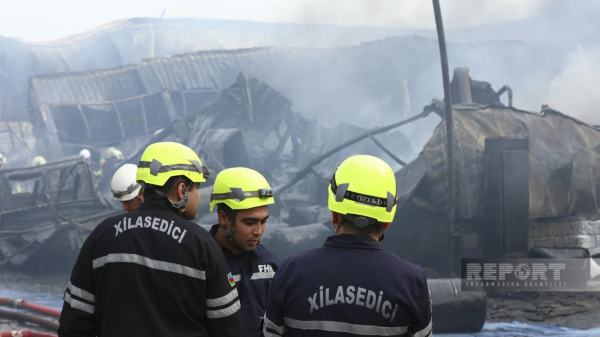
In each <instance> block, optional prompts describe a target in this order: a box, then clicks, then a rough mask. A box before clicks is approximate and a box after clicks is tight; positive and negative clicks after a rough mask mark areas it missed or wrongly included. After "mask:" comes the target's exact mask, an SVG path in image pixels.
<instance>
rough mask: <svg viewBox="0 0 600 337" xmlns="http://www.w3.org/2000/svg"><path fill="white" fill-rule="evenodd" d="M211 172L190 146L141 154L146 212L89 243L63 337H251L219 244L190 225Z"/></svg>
mask: <svg viewBox="0 0 600 337" xmlns="http://www.w3.org/2000/svg"><path fill="white" fill-rule="evenodd" d="M207 173H208V171H207V170H206V167H204V166H203V165H202V161H201V160H200V158H199V157H198V155H197V154H196V153H195V152H194V151H193V150H192V149H190V148H188V147H187V146H185V145H182V144H178V143H173V142H160V143H154V144H151V145H149V146H148V147H147V148H146V149H145V150H144V152H143V154H142V156H141V159H140V162H139V164H138V169H137V180H138V182H141V183H143V184H144V199H145V202H144V204H143V205H142V206H141V207H140V208H139V209H138V210H137V211H135V212H131V213H125V214H121V215H118V216H114V217H111V218H108V219H106V220H104V221H103V222H102V223H100V225H98V226H97V227H96V228H95V229H94V230H93V231H92V233H91V234H90V235H89V237H88V238H87V240H86V241H85V243H84V244H83V247H82V248H81V252H80V254H79V257H78V258H77V262H76V264H75V266H74V268H73V272H72V274H71V278H70V281H69V284H68V287H67V290H66V292H65V295H64V300H65V302H64V305H63V310H62V314H61V317H60V327H59V329H58V335H59V336H62V337H67V336H69V337H75V336H77V337H82V336H99V337H103V336H110V337H119V336H133V337H135V336H139V337H153V336H157V337H158V336H161V337H166V336H177V337H192V336H193V337H198V336H223V337H229V336H231V337H233V336H236V337H237V336H241V335H242V334H243V326H242V320H241V313H240V310H239V309H240V307H241V304H240V301H239V299H238V293H237V288H236V286H235V282H233V281H230V278H231V273H230V272H229V266H228V265H227V261H225V258H224V257H223V253H222V252H221V250H220V248H219V246H218V245H217V244H216V243H215V241H214V240H213V239H212V237H211V236H210V235H209V234H208V233H207V232H206V231H205V230H203V229H202V228H201V227H199V226H198V225H197V224H195V223H193V222H191V221H190V220H191V219H194V218H195V216H196V211H197V209H198V205H199V204H200V193H199V185H200V183H202V182H205V181H206V176H207Z"/></svg>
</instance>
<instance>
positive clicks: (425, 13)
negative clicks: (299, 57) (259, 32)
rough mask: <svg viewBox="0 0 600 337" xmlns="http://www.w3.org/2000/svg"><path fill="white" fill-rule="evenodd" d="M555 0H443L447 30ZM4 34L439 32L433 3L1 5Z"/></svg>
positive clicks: (111, 0)
mask: <svg viewBox="0 0 600 337" xmlns="http://www.w3.org/2000/svg"><path fill="white" fill-rule="evenodd" d="M553 2H554V1H544V0H485V1H482V0H441V3H442V9H443V11H444V20H445V24H446V25H447V27H450V28H451V27H463V26H470V25H477V24H481V23H483V22H499V21H505V20H509V19H510V20H515V19H522V18H527V17H530V16H532V15H535V14H536V13H539V12H540V10H541V9H542V7H544V6H548V4H549V3H553ZM0 4H2V6H1V8H2V10H0V35H1V36H7V37H14V38H19V39H22V40H25V41H40V42H42V41H49V40H53V39H57V38H62V37H65V36H69V35H72V34H77V33H80V32H82V31H86V30H89V29H92V28H94V27H97V26H99V25H102V24H105V23H107V22H110V21H114V20H117V19H123V18H131V17H159V16H160V15H161V13H162V12H163V10H165V14H164V17H167V18H182V17H194V18H214V19H243V20H252V21H266V22H296V23H331V24H345V25H394V26H401V27H410V28H433V27H434V20H433V13H432V12H433V9H432V4H431V1H429V0H220V1H216V0H102V1H89V0H16V1H15V0H0Z"/></svg>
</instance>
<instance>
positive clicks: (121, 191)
mask: <svg viewBox="0 0 600 337" xmlns="http://www.w3.org/2000/svg"><path fill="white" fill-rule="evenodd" d="M136 173H137V166H136V165H134V164H125V165H123V166H121V167H119V169H118V170H117V171H115V174H114V175H113V177H112V179H111V180H110V190H111V192H112V194H113V197H115V199H117V200H119V201H128V200H131V199H133V198H135V197H137V195H138V194H139V193H140V189H141V188H142V185H141V184H139V183H138V182H137V181H136V180H135V175H136Z"/></svg>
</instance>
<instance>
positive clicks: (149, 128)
mask: <svg viewBox="0 0 600 337" xmlns="http://www.w3.org/2000/svg"><path fill="white" fill-rule="evenodd" d="M412 41H413V42H414V39H413V40H412ZM406 42H407V41H406V40H402V41H399V40H386V41H383V42H381V43H380V44H376V43H367V44H364V45H362V46H360V47H355V48H350V49H347V50H345V52H347V53H345V55H346V56H345V57H346V58H347V59H350V60H351V61H352V62H346V65H351V66H356V67H357V68H359V67H358V65H362V66H364V73H361V74H359V75H358V77H364V78H367V80H365V82H364V83H362V88H366V91H367V92H368V91H369V90H371V91H373V92H376V91H381V92H385V93H386V95H384V96H385V97H386V99H384V100H376V101H375V102H374V103H370V104H371V105H372V106H371V107H370V108H369V109H365V108H364V104H363V105H362V106H361V113H367V114H370V115H369V116H372V118H373V119H376V123H374V124H373V125H376V126H375V127H369V126H357V125H353V124H350V123H346V122H345V121H346V118H344V116H345V115H344V114H341V115H340V114H336V116H337V121H336V122H335V123H331V116H329V117H328V118H326V119H327V120H328V122H329V123H324V122H323V120H321V118H318V116H320V115H318V114H317V115H316V116H312V117H311V116H310V114H305V113H304V111H302V109H301V108H307V109H308V108H310V106H311V105H310V104H309V103H306V102H297V101H295V100H294V99H293V98H300V97H307V96H306V95H303V94H302V93H298V92H297V91H295V90H296V89H295V86H294V84H295V81H296V80H298V81H300V82H303V86H301V87H302V88H303V89H306V88H309V87H310V86H309V85H307V84H311V83H313V84H314V92H315V94H314V95H316V96H317V98H313V100H312V101H311V102H315V101H319V98H320V97H325V96H326V95H328V91H330V90H332V89H330V88H327V83H323V82H320V80H321V78H319V77H318V75H317V74H318V73H320V72H326V71H327V70H328V69H325V68H323V67H322V66H321V65H320V64H328V63H329V64H331V63H332V60H334V59H336V57H337V56H339V54H336V52H335V51H333V50H316V51H314V50H306V49H285V48H253V49H243V50H228V51H209V52H198V53H193V54H181V55H176V56H173V57H169V58H151V59H145V60H143V61H141V62H139V63H136V64H133V65H128V66H121V67H117V68H109V69H101V70H91V71H82V72H75V73H73V72H67V73H57V74H50V75H41V76H34V77H32V78H31V79H30V81H29V88H28V95H29V107H28V110H29V118H28V119H26V120H18V121H12V120H11V121H8V120H7V121H3V122H2V123H1V124H0V125H2V126H3V127H4V129H0V137H3V140H2V144H3V146H5V147H7V148H9V149H12V151H11V153H12V154H13V156H15V157H17V158H18V157H19V156H22V157H23V158H26V156H27V155H28V154H27V153H21V154H19V153H20V152H19V150H18V149H19V148H20V147H24V148H30V149H31V148H35V149H36V152H38V153H44V154H46V155H47V157H48V159H49V163H47V164H45V165H41V166H37V167H30V166H28V165H18V164H14V165H12V166H4V167H2V168H0V267H4V268H18V269H24V270H40V269H42V270H61V269H62V270H64V269H68V268H70V266H71V265H72V262H73V259H74V257H75V256H76V254H77V251H78V250H79V248H80V246H81V243H82V242H83V240H84V239H85V237H86V236H87V235H88V234H89V232H90V231H91V230H92V229H93V227H94V226H95V225H96V224H97V223H99V221H100V219H101V218H104V217H106V216H107V215H110V214H115V213H118V212H119V210H118V207H116V206H115V205H114V204H112V205H111V202H112V201H111V196H110V193H109V189H108V184H106V181H107V177H111V176H112V173H113V172H114V170H115V169H116V168H117V167H118V165H117V164H119V163H120V162H119V163H113V165H104V166H103V171H102V173H101V174H102V176H103V177H104V179H103V178H100V179H98V178H97V177H94V172H97V171H98V170H99V161H100V156H101V153H102V152H103V151H104V150H105V149H106V148H108V147H111V146H115V147H118V148H119V149H120V150H121V151H122V152H123V153H124V154H125V158H124V160H123V161H122V163H125V162H131V163H136V162H137V158H138V157H139V155H140V152H141V151H142V150H143V148H144V147H145V146H146V145H147V144H149V143H151V142H156V141H163V140H173V141H178V142H182V143H185V144H187V145H189V146H190V147H192V148H194V149H195V150H196V151H197V152H199V154H200V155H201V157H202V158H203V160H205V161H206V163H207V165H208V166H209V168H210V169H211V171H212V173H213V175H212V177H211V179H214V176H215V174H214V173H216V172H218V171H220V170H222V169H223V168H226V167H234V166H249V167H252V168H254V169H257V170H259V171H260V172H261V173H263V174H264V175H265V176H266V177H267V179H268V180H269V181H270V182H271V184H272V186H273V187H274V192H275V198H276V205H274V206H273V207H272V208H271V209H270V211H271V214H272V216H271V219H270V220H269V228H268V232H267V233H266V235H265V237H264V243H265V244H266V245H268V246H269V247H270V248H271V249H272V250H274V251H275V252H276V253H278V254H279V255H280V256H281V257H285V256H287V255H289V254H292V253H295V252H299V251H301V250H304V249H308V248H313V247H318V246H320V245H321V244H322V242H323V241H324V238H325V237H326V236H328V235H330V234H331V224H330V215H329V212H328V211H327V208H326V203H327V201H326V199H327V186H328V185H327V184H328V181H329V179H330V176H331V173H332V169H333V168H334V167H335V166H336V165H337V164H338V163H339V162H340V161H341V160H342V159H344V158H345V157H347V156H348V155H350V154H356V153H366V154H373V155H377V156H380V157H382V158H384V159H385V160H386V161H388V162H389V163H390V164H391V165H392V166H393V167H394V168H395V169H396V176H397V181H398V191H399V206H398V212H397V216H396V220H395V223H394V224H393V225H392V226H391V228H390V230H388V231H387V232H386V237H385V240H384V241H383V244H384V246H385V247H386V249H388V250H390V251H392V252H394V253H397V254H398V255H400V256H402V257H403V258H406V259H408V260H409V261H412V262H414V263H418V264H420V265H422V266H424V267H425V269H426V271H427V274H428V275H429V276H430V277H431V278H438V279H437V280H432V281H431V282H430V288H431V290H432V293H433V294H432V295H433V298H437V300H436V303H434V306H436V308H435V310H436V312H437V313H438V315H439V316H438V317H446V319H440V320H439V322H440V323H439V325H438V328H437V329H440V330H439V331H458V330H460V329H463V330H462V331H464V329H465V327H468V329H467V330H469V331H478V330H479V329H480V328H481V325H482V324H483V321H484V320H485V295H484V294H482V293H472V294H467V293H456V289H457V287H458V285H457V284H456V282H457V281H456V280H449V279H442V278H448V277H456V276H457V275H458V274H459V270H460V269H459V263H460V259H461V258H462V257H482V256H494V257H499V256H504V257H526V256H537V257H540V256H544V257H548V256H584V257H585V256H587V257H589V256H594V255H596V254H598V253H600V249H599V247H600V220H599V218H600V217H599V216H598V214H600V200H599V199H598V196H597V194H598V193H597V191H598V190H600V180H598V179H597V178H596V177H598V176H600V172H598V170H599V168H600V152H599V151H600V150H599V149H600V133H599V131H598V130H597V129H596V128H594V127H593V126H590V125H588V124H586V123H583V122H581V121H578V120H576V119H574V118H572V117H569V116H568V115H565V114H563V113H561V112H559V111H555V110H553V109H551V108H549V107H543V109H542V110H541V112H539V113H534V112H528V111H522V110H519V109H516V108H514V107H513V106H512V95H513V93H512V90H511V88H510V87H507V86H504V87H502V88H501V89H500V90H494V89H493V88H492V85H491V84H490V83H487V82H483V81H476V80H473V79H471V78H470V76H469V74H468V69H458V70H457V71H456V72H455V76H454V79H453V83H452V109H453V114H454V137H453V142H454V154H455V155H454V159H453V160H454V161H455V165H454V168H455V172H454V174H455V177H456V186H455V188H454V191H455V193H456V195H455V200H456V203H455V205H454V207H455V218H454V219H453V221H449V219H448V217H447V213H448V212H447V209H448V207H449V205H448V198H447V196H448V192H447V191H448V181H447V180H448V179H447V177H448V172H447V169H446V168H447V165H446V164H447V161H448V158H447V154H446V148H445V146H446V145H445V144H446V143H445V139H446V133H445V129H446V128H445V120H444V118H443V116H444V104H443V103H442V102H441V101H438V100H433V101H432V102H431V104H429V105H426V106H425V107H423V108H422V109H419V110H421V112H420V113H411V111H413V110H414V108H412V107H411V106H412V105H414V104H415V103H414V101H417V102H419V101H420V100H419V99H416V100H415V99H413V98H414V97H415V95H417V96H419V95H421V96H422V92H420V91H419V90H421V91H423V90H424V89H423V88H424V87H421V88H420V89H417V90H413V91H412V92H411V91H409V90H408V84H407V82H406V81H404V82H403V81H399V84H398V81H396V80H397V78H404V77H403V76H402V74H403V71H406V68H408V67H412V66H418V64H401V65H398V67H395V68H394V67H392V68H393V71H391V72H390V71H389V70H387V71H386V69H384V68H385V67H383V66H381V62H375V61H372V60H371V61H365V60H370V59H371V58H370V57H367V56H368V55H367V54H368V52H369V50H370V52H373V51H374V52H375V53H376V54H378V55H379V56H380V57H381V58H384V59H392V55H393V54H392V53H390V49H386V48H391V46H395V47H397V46H398V44H399V43H400V44H402V43H406ZM409 44H410V43H409ZM365 50H367V51H365ZM348 51H350V52H348ZM394 57H395V55H394ZM381 58H380V59H379V61H381ZM292 60H293V61H295V62H292ZM298 60H300V61H298ZM323 60H327V62H316V61H323ZM292 63H293V64H294V65H296V66H295V67H293V68H289V65H290V64H292ZM286 65H287V66H288V67H287V68H286ZM273 68H274V69H276V70H277V71H272V69H273ZM288 68H289V69H288ZM286 69H288V70H287V71H289V73H286V72H285V71H286ZM309 70H310V71H309ZM338 70H339V69H338ZM396 72H397V73H396ZM303 73H306V75H305V76H304V77H302V76H301V75H302V74H303ZM384 73H387V74H388V76H387V77H382V76H380V75H382V74H384ZM390 73H391V74H390ZM290 74H293V76H291V75H290ZM363 75H364V76H363ZM311 76H316V77H317V78H316V79H313V78H311ZM350 80H352V79H350ZM318 85H320V86H318ZM392 86H394V87H392ZM275 88H277V89H275ZM354 88H358V87H354ZM353 90H354V89H350V90H347V91H346V94H348V95H347V98H348V100H347V101H345V103H344V104H345V105H344V106H343V109H342V108H340V107H339V106H338V107H332V108H331V111H337V112H339V111H340V109H342V110H346V111H345V112H344V113H345V114H352V113H353V110H352V106H353V105H356V106H357V104H358V103H357V102H358V101H359V100H364V99H365V96H364V95H362V96H361V97H355V96H356V95H354V94H356V92H355V91H353ZM415 92H416V94H415ZM430 96H431V95H430ZM430 96H429V97H430ZM504 96H506V98H504ZM290 97H293V98H290ZM501 98H502V99H501ZM503 102H504V103H503ZM315 104H316V103H315ZM299 107H300V108H299ZM322 107H323V106H317V110H319V109H322ZM313 108H314V107H313ZM365 111H366V112H365ZM389 111H395V113H394V115H393V116H397V118H389V116H388V117H386V118H382V117H381V116H380V114H384V113H385V112H389ZM329 112H330V111H328V110H323V111H322V112H321V114H322V115H323V116H325V115H327V114H328V113H329ZM436 115H437V116H438V117H434V118H433V120H434V122H435V123H438V125H437V127H434V126H431V128H430V129H431V130H433V131H432V133H431V135H430V136H429V134H428V132H429V129H427V128H426V127H424V126H423V125H427V124H423V121H424V120H428V121H429V122H430V123H431V121H432V116H436ZM340 116H341V117H340ZM419 123H421V124H419ZM407 128H408V129H410V128H422V129H424V130H427V131H422V132H421V133H422V134H423V137H425V138H426V137H428V136H429V140H428V141H427V142H426V143H425V145H424V146H423V147H422V148H421V149H418V151H416V152H417V153H418V155H416V158H415V155H414V153H415V149H414V148H413V147H414V144H411V141H412V138H409V136H407V134H408V133H407V132H405V131H406V129H407ZM416 131H417V132H415V130H414V129H413V130H412V134H413V135H414V134H418V133H419V132H420V131H418V130H416ZM31 135H35V137H31ZM83 148H87V149H89V150H90V151H91V153H92V157H91V161H89V162H88V161H86V160H83V159H81V158H80V157H78V156H77V155H76V154H77V153H78V152H79V151H80V150H81V149H83ZM23 158H21V159H20V160H21V164H23V163H27V160H25V159H23ZM17 162H18V160H17ZM211 179H209V182H208V184H207V185H206V187H204V188H203V189H202V191H201V192H202V193H203V198H202V200H203V202H204V203H205V204H204V205H202V206H201V207H203V208H202V209H203V210H204V211H203V212H200V218H198V219H196V221H197V222H198V223H199V224H200V225H202V226H209V225H210V224H212V223H213V222H214V221H215V215H214V214H208V212H206V210H207V209H208V205H207V204H206V203H207V201H208V200H209V198H208V195H209V193H210V184H211V183H212V180H211ZM446 325H447V326H446ZM440 326H441V327H440ZM457 329H458V330H457Z"/></svg>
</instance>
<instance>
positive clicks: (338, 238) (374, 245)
mask: <svg viewBox="0 0 600 337" xmlns="http://www.w3.org/2000/svg"><path fill="white" fill-rule="evenodd" d="M324 246H326V247H335V248H354V249H382V248H381V245H380V244H379V242H377V241H375V240H373V239H372V238H371V237H370V236H367V235H352V234H336V235H332V236H330V237H328V238H327V240H326V241H325V244H324Z"/></svg>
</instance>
